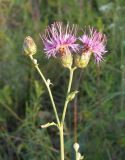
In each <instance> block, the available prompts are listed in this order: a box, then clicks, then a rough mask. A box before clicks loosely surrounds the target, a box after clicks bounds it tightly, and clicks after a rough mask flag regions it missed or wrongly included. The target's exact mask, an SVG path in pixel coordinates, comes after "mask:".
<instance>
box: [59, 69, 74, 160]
mask: <svg viewBox="0 0 125 160" xmlns="http://www.w3.org/2000/svg"><path fill="white" fill-rule="evenodd" d="M75 69H76V68H71V69H70V78H69V84H68V90H67V94H66V100H65V104H64V110H63V114H62V120H61V124H60V126H59V133H60V151H61V160H64V133H63V127H64V120H65V115H66V110H67V106H68V102H69V101H68V100H67V96H68V94H69V93H70V90H71V85H72V80H73V72H74V70H75Z"/></svg>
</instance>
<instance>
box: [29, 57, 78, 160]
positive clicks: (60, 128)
mask: <svg viewBox="0 0 125 160" xmlns="http://www.w3.org/2000/svg"><path fill="white" fill-rule="evenodd" d="M30 59H31V61H32V62H33V64H34V66H35V68H36V70H37V72H38V73H39V75H40V76H41V78H42V80H43V82H44V83H45V85H46V88H47V90H48V92H49V96H50V99H51V103H52V106H53V110H54V113H55V117H56V121H57V124H56V126H57V127H58V129H59V134H60V152H61V154H60V156H61V160H64V121H65V116H66V110H67V107H68V103H69V101H70V100H69V99H68V98H67V97H68V95H69V93H70V91H71V86H72V81H73V73H74V70H75V69H76V67H74V68H70V69H69V71H70V76H69V84H68V89H67V94H66V99H65V103H64V109H63V113H62V119H61V121H60V120H59V116H58V112H57V109H56V105H55V102H54V99H53V95H52V92H51V88H50V83H51V82H50V81H48V80H46V78H45V77H44V75H43V73H42V71H41V70H40V68H39V66H38V64H37V60H36V59H34V58H33V56H30ZM52 125H53V124H52Z"/></svg>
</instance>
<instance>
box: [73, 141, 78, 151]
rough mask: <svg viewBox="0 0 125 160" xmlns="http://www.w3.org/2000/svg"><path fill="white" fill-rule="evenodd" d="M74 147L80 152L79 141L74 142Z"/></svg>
mask: <svg viewBox="0 0 125 160" xmlns="http://www.w3.org/2000/svg"><path fill="white" fill-rule="evenodd" d="M73 148H74V149H75V151H76V152H78V150H79V144H78V143H74V145H73Z"/></svg>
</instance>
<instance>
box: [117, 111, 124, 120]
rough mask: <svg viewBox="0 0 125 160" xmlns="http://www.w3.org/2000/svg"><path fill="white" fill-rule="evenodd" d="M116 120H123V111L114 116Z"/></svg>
mask: <svg viewBox="0 0 125 160" xmlns="http://www.w3.org/2000/svg"><path fill="white" fill-rule="evenodd" d="M115 119H116V120H125V111H121V112H119V113H117V114H116V115H115Z"/></svg>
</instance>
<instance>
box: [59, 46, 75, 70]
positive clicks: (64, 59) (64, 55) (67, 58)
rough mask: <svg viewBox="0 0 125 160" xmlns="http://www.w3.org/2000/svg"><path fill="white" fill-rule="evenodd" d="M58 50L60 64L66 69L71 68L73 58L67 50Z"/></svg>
mask: <svg viewBox="0 0 125 160" xmlns="http://www.w3.org/2000/svg"><path fill="white" fill-rule="evenodd" d="M62 49H63V50H62ZM62 49H61V50H60V54H59V58H60V61H61V64H62V65H63V66H64V67H66V68H69V69H70V68H71V66H72V63H73V57H72V54H71V52H70V51H69V49H67V48H62Z"/></svg>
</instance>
